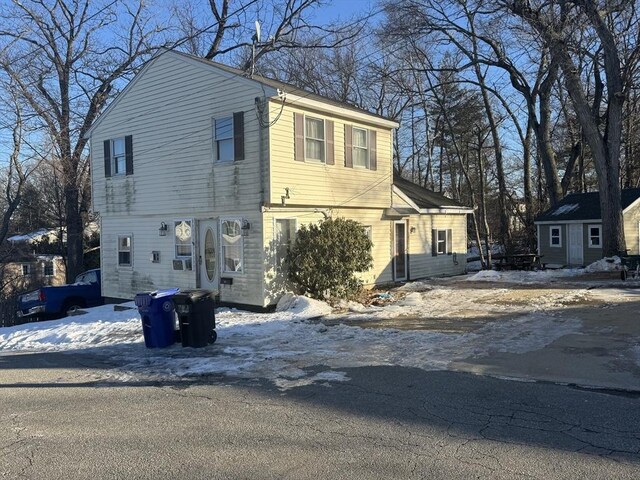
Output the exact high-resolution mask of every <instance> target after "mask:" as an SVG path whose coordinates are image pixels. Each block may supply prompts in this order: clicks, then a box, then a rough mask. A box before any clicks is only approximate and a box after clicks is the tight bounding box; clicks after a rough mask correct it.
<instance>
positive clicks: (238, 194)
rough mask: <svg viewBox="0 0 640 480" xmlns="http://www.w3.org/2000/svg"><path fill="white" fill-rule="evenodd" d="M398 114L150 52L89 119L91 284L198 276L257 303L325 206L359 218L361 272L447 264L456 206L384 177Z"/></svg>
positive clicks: (235, 299) (456, 253)
mask: <svg viewBox="0 0 640 480" xmlns="http://www.w3.org/2000/svg"><path fill="white" fill-rule="evenodd" d="M397 126H398V125H397V123H396V122H394V121H392V120H389V119H386V118H383V117H380V116H378V115H374V114H371V113H369V112H366V111H364V110H362V109H359V108H356V107H354V106H352V105H348V104H344V103H340V102H336V101H333V100H329V99H327V98H324V97H321V96H318V95H315V94H312V93H309V92H306V91H303V90H300V89H297V88H295V87H293V86H291V85H287V84H283V83H280V82H276V81H273V80H270V79H266V78H262V77H257V76H254V77H251V78H250V77H247V76H246V75H245V74H244V73H243V72H242V71H240V70H236V69H233V68H230V67H227V66H224V65H221V64H217V63H213V62H210V61H206V60H203V59H200V58H196V57H192V56H190V55H186V54H182V53H177V52H173V51H165V52H163V53H161V54H159V55H158V56H156V57H155V58H153V59H152V60H151V61H149V62H148V63H147V65H146V66H145V67H144V68H143V69H142V70H141V71H140V73H139V74H138V75H137V76H136V77H135V78H134V79H133V80H132V81H131V82H130V84H129V85H128V86H127V87H126V88H125V89H124V90H123V92H122V93H121V94H120V95H119V96H118V97H117V98H116V99H115V100H114V101H113V102H112V103H111V104H110V106H109V107H108V108H107V109H106V110H105V112H104V113H103V114H102V115H101V116H100V117H99V119H98V120H97V121H96V122H95V123H94V125H93V126H92V127H91V129H90V131H89V133H88V135H89V138H90V145H91V162H92V163H91V166H92V169H91V170H92V188H93V208H94V210H95V211H96V212H97V213H99V215H100V219H101V222H102V223H101V232H102V247H101V248H102V258H101V268H102V288H103V295H105V296H106V297H111V298H118V299H121V298H132V297H133V296H134V295H135V294H136V293H137V292H140V291H144V290H152V289H157V288H165V287H175V286H177V287H180V288H206V289H211V290H215V291H217V292H218V293H219V296H220V300H221V302H224V303H234V304H243V305H247V306H253V307H258V308H262V307H266V306H268V305H271V304H273V303H275V302H276V301H277V300H278V298H279V296H280V294H281V293H282V291H283V289H284V288H285V287H286V285H285V283H286V282H285V281H284V274H283V272H282V271H281V270H282V268H283V266H282V259H283V257H284V255H285V254H286V250H287V246H288V245H289V244H290V242H291V241H293V239H294V238H295V232H296V230H297V229H298V227H299V226H300V225H302V224H306V223H310V222H317V221H319V220H322V219H323V218H325V217H327V216H332V217H334V218H335V217H345V218H350V219H354V220H357V221H359V222H360V223H362V224H363V225H365V226H366V228H367V231H368V233H369V235H370V236H371V239H372V242H373V257H374V265H373V268H372V269H371V270H370V271H369V272H367V273H366V274H365V275H364V278H363V280H364V281H365V283H366V284H376V283H387V282H392V281H401V280H407V279H410V278H411V279H414V278H420V277H426V276H431V275H444V274H455V273H461V272H463V271H464V268H465V263H466V257H465V254H466V214H467V213H469V211H470V210H469V209H467V208H466V207H464V206H462V205H459V204H458V203H456V202H453V201H451V200H449V199H447V198H445V197H443V196H441V195H437V194H435V193H433V192H429V191H427V190H424V189H422V188H420V187H418V186H417V185H414V184H412V183H411V182H407V181H406V180H403V179H400V178H399V177H396V178H395V179H394V174H393V166H392V155H393V129H394V128H396V127H397Z"/></svg>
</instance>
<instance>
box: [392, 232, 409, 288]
mask: <svg viewBox="0 0 640 480" xmlns="http://www.w3.org/2000/svg"><path fill="white" fill-rule="evenodd" d="M394 228H395V230H394V242H393V245H394V248H393V250H394V251H393V278H394V280H406V279H407V232H406V228H407V227H406V224H405V223H404V222H396V223H395V224H394Z"/></svg>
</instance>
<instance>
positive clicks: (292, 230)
mask: <svg viewBox="0 0 640 480" xmlns="http://www.w3.org/2000/svg"><path fill="white" fill-rule="evenodd" d="M274 222H275V224H274V229H275V232H274V240H275V265H276V268H278V269H281V270H283V269H286V258H287V253H288V252H289V249H290V248H291V245H292V244H293V242H294V241H295V239H296V230H297V223H296V219H295V218H276V219H275V220H274Z"/></svg>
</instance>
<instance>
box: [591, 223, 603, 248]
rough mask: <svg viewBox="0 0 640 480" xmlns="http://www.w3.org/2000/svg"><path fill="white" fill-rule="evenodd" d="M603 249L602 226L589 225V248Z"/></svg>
mask: <svg viewBox="0 0 640 480" xmlns="http://www.w3.org/2000/svg"><path fill="white" fill-rule="evenodd" d="M601 247H602V226H601V225H589V248H601Z"/></svg>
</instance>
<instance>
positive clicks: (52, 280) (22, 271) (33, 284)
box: [0, 252, 66, 297]
mask: <svg viewBox="0 0 640 480" xmlns="http://www.w3.org/2000/svg"><path fill="white" fill-rule="evenodd" d="M65 272H66V268H65V264H64V259H63V258H62V257H60V256H57V255H30V254H26V255H24V254H19V253H16V252H14V253H13V254H12V255H10V256H8V257H7V256H5V261H4V262H2V263H0V286H1V287H0V288H1V296H2V297H8V296H10V295H12V294H14V293H20V292H25V291H27V290H31V289H34V288H38V287H42V286H45V285H64V283H65Z"/></svg>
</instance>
